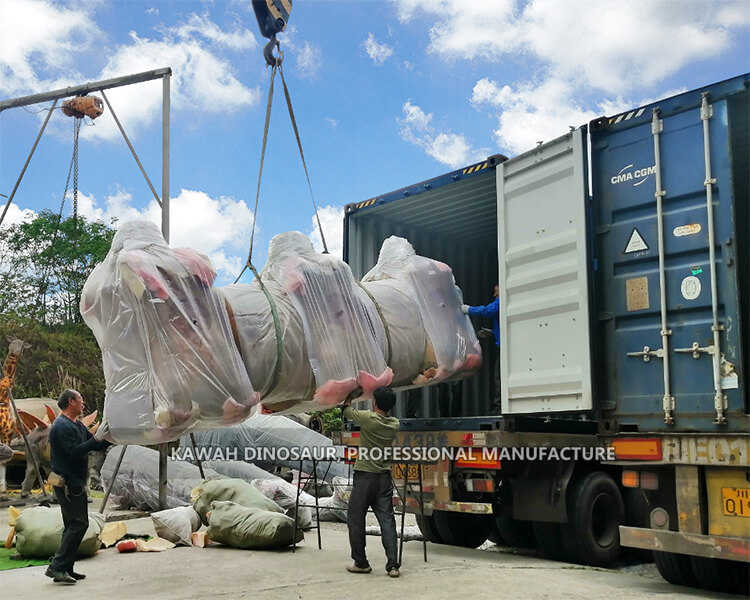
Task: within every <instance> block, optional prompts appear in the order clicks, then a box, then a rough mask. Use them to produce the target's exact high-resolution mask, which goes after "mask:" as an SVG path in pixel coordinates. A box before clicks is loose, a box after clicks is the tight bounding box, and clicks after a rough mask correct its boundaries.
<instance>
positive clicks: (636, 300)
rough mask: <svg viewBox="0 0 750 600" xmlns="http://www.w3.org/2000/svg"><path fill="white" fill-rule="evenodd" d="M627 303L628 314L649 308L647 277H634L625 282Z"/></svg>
mask: <svg viewBox="0 0 750 600" xmlns="http://www.w3.org/2000/svg"><path fill="white" fill-rule="evenodd" d="M625 301H626V304H627V307H628V312H632V311H634V310H645V309H647V308H648V307H649V302H648V278H647V277H634V278H633V279H628V280H627V281H625Z"/></svg>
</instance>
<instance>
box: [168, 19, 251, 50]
mask: <svg viewBox="0 0 750 600" xmlns="http://www.w3.org/2000/svg"><path fill="white" fill-rule="evenodd" d="M172 31H174V32H175V34H176V35H177V37H179V38H180V39H183V40H192V39H194V37H195V35H196V34H197V35H200V36H201V37H204V38H205V39H207V40H209V41H211V42H213V43H215V44H217V45H219V46H226V47H227V48H229V49H231V50H251V49H253V48H255V47H257V46H258V42H257V40H256V39H255V36H254V35H253V33H252V32H251V31H250V30H249V29H241V28H237V29H236V30H235V31H232V32H226V31H223V30H222V29H221V28H220V27H219V26H218V25H216V23H214V22H213V21H211V20H210V19H209V18H208V17H207V16H205V15H203V16H199V15H196V14H192V15H190V17H189V18H188V20H187V22H185V23H183V24H182V25H179V26H178V27H175V28H174V29H172Z"/></svg>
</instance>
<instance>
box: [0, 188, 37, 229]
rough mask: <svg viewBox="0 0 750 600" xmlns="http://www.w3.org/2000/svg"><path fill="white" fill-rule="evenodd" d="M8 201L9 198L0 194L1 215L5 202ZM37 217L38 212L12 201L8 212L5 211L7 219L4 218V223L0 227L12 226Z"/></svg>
mask: <svg viewBox="0 0 750 600" xmlns="http://www.w3.org/2000/svg"><path fill="white" fill-rule="evenodd" d="M7 201H8V200H7V199H6V198H3V197H2V196H0V215H2V214H3V210H4V209H5V203H6V202H7ZM35 217H36V213H35V212H34V211H33V210H31V209H30V208H21V207H20V206H18V204H16V203H15V202H11V203H10V206H9V207H8V212H6V213H5V219H3V223H2V225H0V227H10V226H11V225H16V224H18V223H23V222H25V221H31V220H32V219H34V218H35Z"/></svg>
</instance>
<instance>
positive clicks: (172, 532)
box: [151, 506, 201, 546]
mask: <svg viewBox="0 0 750 600" xmlns="http://www.w3.org/2000/svg"><path fill="white" fill-rule="evenodd" d="M151 521H153V523H154V529H155V530H156V535H158V536H159V537H160V538H163V539H165V540H168V541H170V542H172V543H174V544H182V545H183V546H192V545H193V540H192V535H193V532H194V531H198V530H199V529H200V527H201V517H200V515H199V514H198V513H197V512H195V509H194V508H193V507H192V506H176V507H175V508H168V509H166V510H160V511H159V512H155V513H151Z"/></svg>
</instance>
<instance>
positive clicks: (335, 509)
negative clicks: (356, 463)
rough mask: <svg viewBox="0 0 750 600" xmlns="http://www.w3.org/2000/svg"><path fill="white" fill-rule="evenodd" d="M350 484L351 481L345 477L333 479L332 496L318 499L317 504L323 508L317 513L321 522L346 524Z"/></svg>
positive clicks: (350, 491) (350, 490)
mask: <svg viewBox="0 0 750 600" xmlns="http://www.w3.org/2000/svg"><path fill="white" fill-rule="evenodd" d="M352 483H353V482H352V480H351V479H348V478H347V477H334V478H333V495H332V496H329V497H327V498H318V504H319V505H320V506H322V507H323V510H320V511H319V517H318V518H319V519H320V520H321V521H334V522H340V523H346V521H347V510H348V509H349V498H350V497H351V494H352Z"/></svg>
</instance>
